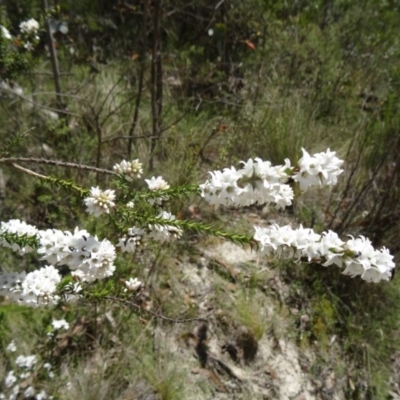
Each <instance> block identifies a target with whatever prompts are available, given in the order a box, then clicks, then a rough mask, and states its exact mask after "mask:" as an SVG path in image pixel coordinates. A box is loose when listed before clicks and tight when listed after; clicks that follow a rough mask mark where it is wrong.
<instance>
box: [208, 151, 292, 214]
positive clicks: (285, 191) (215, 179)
mask: <svg viewBox="0 0 400 400" xmlns="http://www.w3.org/2000/svg"><path fill="white" fill-rule="evenodd" d="M242 164H243V168H242V169H240V170H238V171H237V170H236V169H235V168H234V167H231V168H225V169H224V170H223V171H214V172H210V175H211V178H210V179H209V180H207V181H206V183H204V184H202V185H200V189H201V196H202V197H204V199H205V200H206V201H208V202H209V203H210V204H211V205H215V208H218V207H219V205H224V206H235V207H244V206H249V205H252V204H269V203H276V204H277V207H278V208H284V207H286V206H289V205H291V204H292V200H293V197H294V193H293V190H292V188H291V187H290V186H289V185H286V184H284V183H285V182H286V181H287V180H288V178H289V175H288V173H287V171H288V170H289V171H291V167H290V162H289V160H285V165H284V166H277V167H272V166H271V163H270V162H269V161H262V160H261V159H259V158H256V159H254V160H253V159H249V160H248V161H247V162H243V161H242Z"/></svg>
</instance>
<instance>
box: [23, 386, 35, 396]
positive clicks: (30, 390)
mask: <svg viewBox="0 0 400 400" xmlns="http://www.w3.org/2000/svg"><path fill="white" fill-rule="evenodd" d="M34 395H35V389H34V388H33V387H32V386H28V387H27V388H26V389H25V391H24V397H25V399H29V398H30V397H32V396H34Z"/></svg>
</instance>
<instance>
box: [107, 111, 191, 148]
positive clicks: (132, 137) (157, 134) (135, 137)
mask: <svg viewBox="0 0 400 400" xmlns="http://www.w3.org/2000/svg"><path fill="white" fill-rule="evenodd" d="M188 112H189V110H187V111H185V112H184V113H183V114H182V115H181V116H180V117H179V118H178V119H177V120H175V121H174V122H173V123H172V124H170V125H168V126H167V127H165V128H163V129H160V130H159V131H158V132H156V134H155V135H150V136H147V135H141V136H131V135H128V136H115V137H112V138H107V139H103V143H104V142H112V141H114V140H117V139H131V140H133V139H160V138H161V136H160V135H161V133H163V132H165V131H167V130H169V129H171V128H172V127H173V126H175V125H176V124H177V123H179V122H180V121H182V119H183V118H184V117H185V116H186V114H187V113H188Z"/></svg>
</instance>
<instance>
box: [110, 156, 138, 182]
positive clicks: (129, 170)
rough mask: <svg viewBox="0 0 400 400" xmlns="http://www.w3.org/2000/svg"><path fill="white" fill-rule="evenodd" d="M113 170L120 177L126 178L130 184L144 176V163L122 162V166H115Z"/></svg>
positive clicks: (134, 161)
mask: <svg viewBox="0 0 400 400" xmlns="http://www.w3.org/2000/svg"><path fill="white" fill-rule="evenodd" d="M113 170H114V171H115V172H116V173H117V174H118V175H122V176H124V177H125V179H126V180H127V181H129V182H132V181H133V180H134V179H135V178H140V176H141V174H143V168H142V163H140V162H139V160H133V161H125V160H122V161H121V163H120V164H115V165H114V167H113Z"/></svg>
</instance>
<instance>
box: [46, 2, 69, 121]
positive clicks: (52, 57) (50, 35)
mask: <svg viewBox="0 0 400 400" xmlns="http://www.w3.org/2000/svg"><path fill="white" fill-rule="evenodd" d="M43 11H44V14H45V15H46V14H47V13H48V12H49V5H48V2H47V0H43ZM45 21H46V31H47V39H48V45H49V50H50V61H51V67H52V70H53V78H54V87H55V89H56V99H57V106H58V108H60V109H61V110H63V109H64V108H65V106H64V104H63V102H62V98H61V83H60V68H59V66H58V59H57V50H56V46H55V44H54V38H53V32H52V30H51V26H50V19H49V17H48V16H47V15H46V18H45ZM59 116H60V117H61V116H63V112H62V111H61V112H60V113H59Z"/></svg>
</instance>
